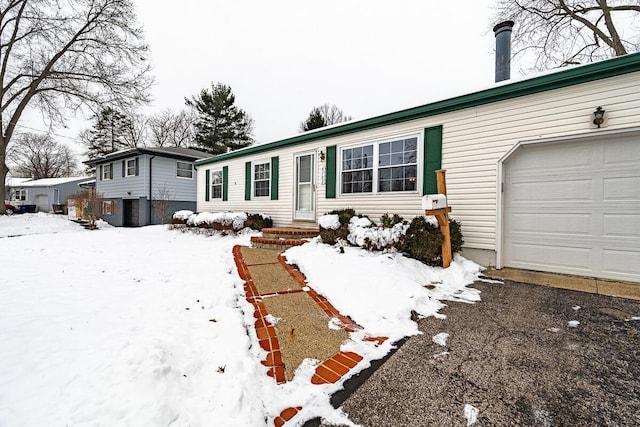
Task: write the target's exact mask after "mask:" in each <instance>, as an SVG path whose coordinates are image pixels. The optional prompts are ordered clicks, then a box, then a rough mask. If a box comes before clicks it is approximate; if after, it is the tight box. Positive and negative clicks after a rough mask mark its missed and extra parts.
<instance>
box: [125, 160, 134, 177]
mask: <svg viewBox="0 0 640 427" xmlns="http://www.w3.org/2000/svg"><path fill="white" fill-rule="evenodd" d="M129 162H132V163H133V166H132V167H133V173H129V168H130V166H129ZM124 176H125V177H130V176H136V159H135V158H134V159H126V160H125V161H124Z"/></svg>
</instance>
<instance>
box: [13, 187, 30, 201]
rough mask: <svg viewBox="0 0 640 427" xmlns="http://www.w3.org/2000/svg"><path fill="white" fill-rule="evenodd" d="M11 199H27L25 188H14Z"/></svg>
mask: <svg viewBox="0 0 640 427" xmlns="http://www.w3.org/2000/svg"><path fill="white" fill-rule="evenodd" d="M11 200H14V201H16V202H24V201H25V200H27V190H25V189H24V188H21V189H20V190H15V191H14V192H13V197H12V198H11Z"/></svg>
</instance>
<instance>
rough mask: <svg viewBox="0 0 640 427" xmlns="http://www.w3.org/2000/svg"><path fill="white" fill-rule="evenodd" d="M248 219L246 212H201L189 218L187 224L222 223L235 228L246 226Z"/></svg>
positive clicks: (224, 225)
mask: <svg viewBox="0 0 640 427" xmlns="http://www.w3.org/2000/svg"><path fill="white" fill-rule="evenodd" d="M246 220H247V214H246V213H245V212H216V213H213V212H200V213H198V214H193V215H191V216H190V217H189V218H188V219H187V225H193V226H196V227H197V226H200V225H212V224H220V225H222V226H223V227H232V228H233V229H234V230H240V229H242V228H244V222H245V221H246Z"/></svg>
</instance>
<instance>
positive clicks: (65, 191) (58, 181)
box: [7, 177, 87, 212]
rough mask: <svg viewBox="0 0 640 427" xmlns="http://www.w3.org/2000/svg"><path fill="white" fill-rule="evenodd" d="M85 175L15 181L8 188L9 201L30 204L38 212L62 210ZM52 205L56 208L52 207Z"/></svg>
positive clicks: (14, 203)
mask: <svg viewBox="0 0 640 427" xmlns="http://www.w3.org/2000/svg"><path fill="white" fill-rule="evenodd" d="M86 180H87V177H71V178H42V179H35V180H27V181H24V182H19V181H15V182H14V183H12V185H11V187H10V188H8V191H7V194H8V195H9V201H10V202H11V203H12V204H13V205H15V206H16V207H19V206H24V205H31V206H35V209H36V210H37V211H38V212H52V211H54V210H55V211H63V210H64V208H65V206H66V204H67V198H68V197H69V196H70V195H72V194H73V193H76V192H77V191H79V190H80V187H78V184H79V183H81V182H83V181H86ZM54 205H60V206H59V207H58V206H56V208H57V209H54Z"/></svg>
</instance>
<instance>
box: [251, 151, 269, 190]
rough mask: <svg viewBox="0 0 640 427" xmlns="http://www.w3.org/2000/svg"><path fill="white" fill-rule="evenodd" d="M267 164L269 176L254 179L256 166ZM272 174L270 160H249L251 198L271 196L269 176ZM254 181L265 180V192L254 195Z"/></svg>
mask: <svg viewBox="0 0 640 427" xmlns="http://www.w3.org/2000/svg"><path fill="white" fill-rule="evenodd" d="M262 165H267V167H268V169H269V177H268V178H267V179H264V178H262V179H258V180H257V179H256V166H262ZM272 176H273V171H272V170H271V160H269V159H265V160H257V161H255V162H251V199H268V198H270V197H271V177H272ZM256 181H260V182H264V181H267V194H264V195H261V196H257V195H256Z"/></svg>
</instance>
